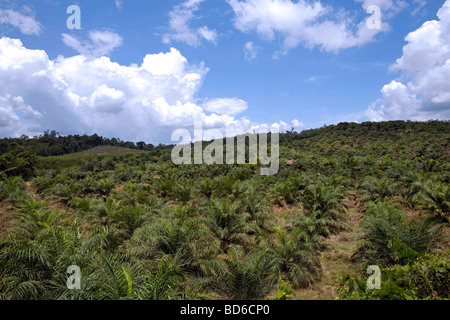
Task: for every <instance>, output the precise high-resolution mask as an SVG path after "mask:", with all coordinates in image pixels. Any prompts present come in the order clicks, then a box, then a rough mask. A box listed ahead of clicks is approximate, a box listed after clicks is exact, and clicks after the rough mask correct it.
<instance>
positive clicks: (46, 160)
mask: <svg viewBox="0 0 450 320" xmlns="http://www.w3.org/2000/svg"><path fill="white" fill-rule="evenodd" d="M143 152H147V151H143V150H135V149H128V148H121V147H111V146H101V147H95V148H92V149H89V150H85V151H82V152H77V153H73V154H67V155H63V156H51V157H39V158H38V163H37V168H38V169H63V168H69V167H73V166H79V165H81V164H82V163H83V162H85V161H89V160H92V159H93V158H95V157H99V156H100V157H103V158H108V157H112V156H114V155H123V154H136V153H143Z"/></svg>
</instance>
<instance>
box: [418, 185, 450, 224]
mask: <svg viewBox="0 0 450 320" xmlns="http://www.w3.org/2000/svg"><path fill="white" fill-rule="evenodd" d="M418 202H419V207H421V208H422V209H425V210H426V211H428V212H429V213H431V214H432V215H434V216H436V217H438V218H440V219H442V220H443V221H446V222H450V187H449V185H448V184H444V183H441V182H438V183H426V184H425V185H424V186H423V188H422V190H421V192H420V196H419V201H418Z"/></svg>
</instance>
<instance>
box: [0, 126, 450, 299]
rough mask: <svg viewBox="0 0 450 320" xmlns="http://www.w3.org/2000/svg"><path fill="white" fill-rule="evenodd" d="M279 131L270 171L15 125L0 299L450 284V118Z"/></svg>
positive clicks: (401, 295)
mask: <svg viewBox="0 0 450 320" xmlns="http://www.w3.org/2000/svg"><path fill="white" fill-rule="evenodd" d="M280 142H281V146H280V171H279V173H278V174H277V175H275V176H261V175H259V174H258V173H259V166H258V165H251V164H246V165H210V166H208V165H180V166H177V165H174V164H173V163H172V162H171V161H170V154H171V148H170V146H159V147H153V146H151V145H147V144H144V143H138V144H136V145H135V144H133V143H126V142H121V141H120V140H108V139H104V138H102V137H98V136H96V135H94V136H91V137H88V136H81V137H80V136H70V137H59V136H58V134H57V133H56V132H46V133H45V134H44V136H42V137H37V138H36V139H26V138H25V137H22V138H20V139H3V140H2V141H1V143H0V228H1V232H0V299H115V300H118V299H124V300H125V299H126V300H128V299H136V300H138V299H143V300H148V299H154V300H162V299H172V300H173V299H277V300H290V299H301V298H305V297H306V298H317V299H335V298H339V299H383V300H385V299H386V300H387V299H449V298H450V289H449V283H450V281H449V268H450V263H449V261H450V260H449V257H450V248H449V239H448V234H449V230H450V229H449V215H450V191H449V185H450V161H449V160H450V144H449V143H450V122H440V121H431V122H423V123H415V122H401V121H397V122H385V123H362V124H355V123H342V124H339V125H334V126H328V127H323V128H320V129H315V130H307V131H304V132H301V133H296V132H287V133H285V134H282V135H281V137H280ZM77 151H78V152H77ZM34 154H37V155H38V157H36V156H34ZM71 265H77V266H79V267H80V269H81V272H82V278H81V290H70V289H68V288H67V285H66V281H67V278H68V276H69V274H68V273H67V268H68V267H69V266H71ZM369 265H378V266H379V267H380V268H381V273H382V285H381V290H371V289H369V288H368V287H367V278H368V276H369V275H368V274H367V273H366V270H367V267H368V266H369ZM305 292H306V293H305Z"/></svg>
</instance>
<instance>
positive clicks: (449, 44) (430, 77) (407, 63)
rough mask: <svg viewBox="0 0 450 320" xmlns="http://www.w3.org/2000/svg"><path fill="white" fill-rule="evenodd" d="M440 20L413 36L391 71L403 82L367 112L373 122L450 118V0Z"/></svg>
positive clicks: (389, 89)
mask: <svg viewBox="0 0 450 320" xmlns="http://www.w3.org/2000/svg"><path fill="white" fill-rule="evenodd" d="M437 16H438V20H432V21H427V22H425V23H424V24H423V25H422V26H421V27H420V28H418V29H417V30H415V31H413V32H411V33H409V34H408V35H407V37H406V41H407V42H408V44H407V45H405V46H404V47H403V56H402V57H401V58H399V59H397V61H396V62H395V64H394V65H393V66H392V67H391V69H392V70H393V71H397V72H400V73H401V79H399V80H395V81H392V82H391V83H390V84H387V85H386V86H384V87H383V89H382V91H381V92H382V98H380V99H379V100H378V101H377V102H375V103H373V104H372V105H371V106H370V107H369V109H368V110H367V116H368V117H369V119H371V120H404V119H411V120H430V119H448V118H450V81H449V79H450V37H449V34H450V0H447V1H446V2H445V3H444V5H443V6H442V7H441V8H440V10H439V12H438V14H437Z"/></svg>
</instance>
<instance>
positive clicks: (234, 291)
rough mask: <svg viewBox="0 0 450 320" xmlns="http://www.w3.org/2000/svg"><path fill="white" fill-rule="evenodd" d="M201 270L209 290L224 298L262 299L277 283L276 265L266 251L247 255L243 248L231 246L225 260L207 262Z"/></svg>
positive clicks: (252, 252)
mask: <svg viewBox="0 0 450 320" xmlns="http://www.w3.org/2000/svg"><path fill="white" fill-rule="evenodd" d="M201 266H202V268H203V270H204V273H205V274H206V279H205V284H206V287H208V288H209V289H211V290H212V291H214V292H215V293H216V294H218V296H219V297H221V298H226V299H231V300H254V299H261V298H262V297H264V296H265V295H267V293H268V292H270V291H271V290H272V289H273V287H274V285H275V283H276V279H275V278H274V277H273V268H274V266H273V261H272V259H270V257H269V256H268V255H267V252H266V251H265V250H254V251H251V252H248V253H245V252H244V250H243V249H242V248H241V247H239V246H232V247H231V248H230V250H229V254H228V255H227V256H225V257H224V258H221V259H214V260H208V261H204V262H203V263H202V265H201Z"/></svg>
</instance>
